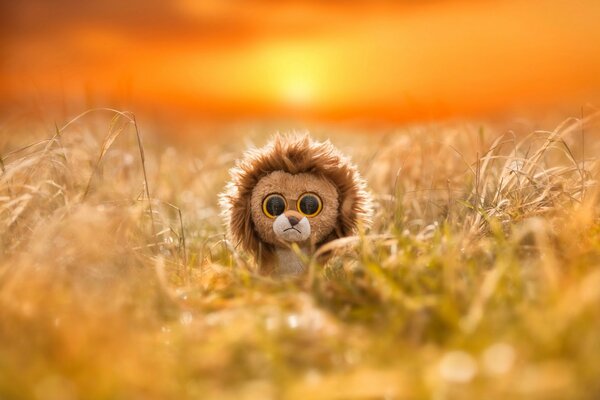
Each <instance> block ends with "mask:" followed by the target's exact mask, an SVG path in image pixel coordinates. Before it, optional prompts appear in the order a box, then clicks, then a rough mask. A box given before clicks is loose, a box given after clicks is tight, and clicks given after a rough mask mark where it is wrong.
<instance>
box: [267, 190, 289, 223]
mask: <svg viewBox="0 0 600 400" xmlns="http://www.w3.org/2000/svg"><path fill="white" fill-rule="evenodd" d="M285 209H286V202H285V199H284V198H283V196H281V195H279V194H270V195H268V196H267V197H265V199H264V200H263V212H264V213H265V215H266V216H267V217H269V218H275V217H276V216H278V215H280V214H283V212H284V211H285Z"/></svg>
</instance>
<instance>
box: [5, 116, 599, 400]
mask: <svg viewBox="0 0 600 400" xmlns="http://www.w3.org/2000/svg"><path fill="white" fill-rule="evenodd" d="M142 125H143V124H142ZM136 128H137V126H136V124H135V121H134V119H133V116H132V115H130V114H127V113H117V112H109V111H106V110H105V111H95V112H91V113H88V114H86V115H83V116H81V117H78V118H76V119H75V120H73V121H72V122H71V123H70V124H68V125H67V126H65V127H64V128H57V129H56V130H55V131H45V130H44V131H36V132H33V133H32V132H29V133H28V134H26V135H25V136H23V135H24V130H22V129H20V128H19V127H18V126H11V127H10V128H8V127H7V126H5V127H4V128H3V133H2V134H1V135H0V137H1V139H2V145H1V146H0V151H1V156H2V165H1V166H2V171H1V175H0V226H1V229H0V232H1V238H0V249H1V252H2V253H1V254H2V257H1V259H0V310H1V311H0V343H1V345H0V398H7V399H12V398H19V399H20V398H23V399H159V398H178V399H179V398H181V399H186V398H190V399H197V398H202V399H271V398H272V399H407V398H415V399H419V398H434V399H454V398H461V399H464V398H472V399H481V398H485V399H505V398H512V399H565V398H569V399H578V398H597V397H598V396H600V380H598V377H599V376H600V358H599V357H598V355H599V354H600V340H599V336H598V335H599V333H600V199H599V198H598V187H597V179H598V172H599V167H598V162H597V160H596V159H595V158H593V157H592V156H593V155H596V154H600V153H599V150H600V149H599V147H600V136H599V132H598V118H597V117H596V116H591V117H588V118H586V119H585V120H583V121H582V120H579V119H569V120H567V121H565V123H564V124H562V125H561V126H559V127H558V128H557V129H556V130H554V131H551V132H546V131H536V132H533V133H531V134H530V135H514V134H512V133H505V132H503V131H502V130H501V129H500V128H498V127H497V126H494V125H490V126H484V127H480V126H478V125H468V124H441V125H434V126H425V125H423V126H416V127H412V128H406V129H404V130H399V131H395V132H394V133H393V134H387V135H383V134H373V135H370V136H365V135H357V134H348V133H345V132H344V130H343V129H338V130H334V131H332V133H331V135H330V137H331V139H332V141H333V142H334V144H336V145H337V146H338V147H339V148H340V149H342V150H343V151H345V152H347V153H349V154H350V155H352V157H353V159H354V160H355V161H356V162H357V164H358V165H359V167H360V170H361V172H362V173H363V175H364V176H365V177H366V178H367V180H368V182H369V186H370V190H371V191H372V193H373V195H374V197H375V199H376V216H375V224H374V226H373V228H372V230H371V231H369V232H365V233H364V234H363V235H361V236H360V237H358V238H356V240H350V241H349V242H350V243H348V242H344V241H341V242H338V243H336V244H334V245H333V247H335V248H336V250H337V253H338V254H337V256H336V257H334V258H333V259H332V260H330V261H329V262H328V264H327V265H318V264H316V263H311V264H310V268H311V270H310V272H309V274H308V275H307V276H306V277H303V278H301V279H298V280H295V281H278V280H275V279H270V278H266V277H261V276H260V275H258V274H256V273H255V272H254V267H255V266H254V264H253V261H252V260H251V259H250V258H249V257H248V255H246V254H243V253H239V252H238V251H237V250H236V249H235V247H234V246H233V244H232V243H230V242H228V241H227V240H226V238H225V237H224V229H223V226H222V221H221V219H220V217H219V210H218V207H217V194H218V193H219V192H220V191H221V190H222V188H223V187H224V185H225V183H226V180H227V176H228V175H227V171H228V169H229V168H230V167H231V166H232V165H233V162H234V160H235V159H236V158H237V157H239V156H240V155H241V153H242V151H243V150H245V149H246V147H247V145H248V143H249V142H250V141H254V143H256V144H257V145H262V144H264V143H265V142H266V140H267V138H268V135H267V132H265V134H264V135H256V134H255V135H253V136H251V138H250V139H247V140H237V139H236V140H233V139H232V138H233V136H232V134H230V135H223V136H220V137H217V138H215V137H211V138H210V139H202V140H201V141H199V143H197V144H195V145H188V146H183V145H177V144H172V143H167V142H166V141H165V139H161V138H159V137H156V136H152V135H149V134H148V135H145V133H144V130H143V129H141V130H139V131H138V130H137V129H136ZM40 136H43V137H48V138H49V139H46V140H42V141H39V140H36V139H34V137H37V138H39V137H40ZM140 136H141V139H142V140H143V143H142V142H141V141H140ZM213 136H214V135H213ZM317 136H319V137H324V136H323V135H317ZM24 137H25V138H24ZM28 138H30V139H28ZM28 143H29V144H28ZM141 154H143V155H144V157H143V160H144V162H142V157H141ZM149 196H150V198H149Z"/></svg>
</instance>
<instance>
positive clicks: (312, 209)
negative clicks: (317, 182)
mask: <svg viewBox="0 0 600 400" xmlns="http://www.w3.org/2000/svg"><path fill="white" fill-rule="evenodd" d="M297 206H298V211H300V212H301V213H302V214H304V215H306V216H307V217H315V216H317V215H318V214H319V213H320V212H321V210H322V209H323V202H322V201H321V198H320V197H319V196H317V195H316V194H314V193H304V194H303V195H302V196H300V198H299V199H298V205H297Z"/></svg>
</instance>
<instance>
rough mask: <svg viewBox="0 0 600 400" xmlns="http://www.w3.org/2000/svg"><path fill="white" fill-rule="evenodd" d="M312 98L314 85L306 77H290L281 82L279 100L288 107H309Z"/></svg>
mask: <svg viewBox="0 0 600 400" xmlns="http://www.w3.org/2000/svg"><path fill="white" fill-rule="evenodd" d="M314 96H315V84H314V81H312V80H311V79H309V78H308V77H302V76H290V77H287V78H286V79H285V80H284V81H283V82H282V87H281V98H282V100H283V101H284V102H285V103H286V104H288V105H290V106H294V107H306V106H309V105H311V104H312V103H313V101H314Z"/></svg>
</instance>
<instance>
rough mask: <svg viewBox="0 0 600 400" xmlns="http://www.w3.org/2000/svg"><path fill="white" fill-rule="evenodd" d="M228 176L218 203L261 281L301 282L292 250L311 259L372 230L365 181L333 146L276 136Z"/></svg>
mask: <svg viewBox="0 0 600 400" xmlns="http://www.w3.org/2000/svg"><path fill="white" fill-rule="evenodd" d="M230 174H231V181H230V182H229V183H228V184H227V187H226V189H225V191H224V192H223V193H222V194H221V196H220V202H221V206H222V210H223V217H224V220H225V223H226V225H227V231H228V234H229V237H230V239H231V240H232V241H233V242H234V244H235V245H238V246H240V247H241V248H243V249H244V250H246V251H248V252H250V253H252V255H253V256H254V257H255V259H256V260H257V262H258V265H259V269H260V272H261V273H265V274H270V273H274V274H277V275H298V274H300V273H302V272H303V270H304V269H305V266H304V263H302V261H301V260H300V258H299V257H298V253H297V251H294V249H292V246H291V244H292V243H296V244H297V245H298V247H299V249H300V250H301V251H302V252H304V253H305V254H307V255H310V252H311V251H314V250H315V249H318V248H319V247H320V246H322V245H323V244H325V243H327V242H330V241H332V240H334V239H337V238H341V237H345V236H350V235H353V234H355V233H356V232H357V230H358V227H359V226H360V225H362V226H365V227H366V226H368V225H369V223H370V218H371V214H372V208H371V197H370V195H369V194H368V193H367V191H366V190H365V187H366V185H365V181H364V180H363V179H362V178H361V176H360V174H359V173H358V170H357V168H356V167H355V166H354V165H353V164H352V163H351V162H350V160H349V159H348V158H347V157H345V156H344V155H342V154H341V153H340V152H339V151H338V150H337V149H336V148H335V147H333V145H332V144H331V143H330V142H329V141H326V142H317V141H315V140H313V139H311V138H310V137H309V136H308V135H302V136H280V135H277V136H275V137H274V139H273V140H272V141H271V142H270V143H269V144H267V145H266V146H265V147H263V148H261V149H254V150H250V151H248V152H246V153H245V154H244V156H243V157H242V159H241V160H239V161H238V162H237V163H236V166H235V167H234V168H232V169H231V170H230Z"/></svg>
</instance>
